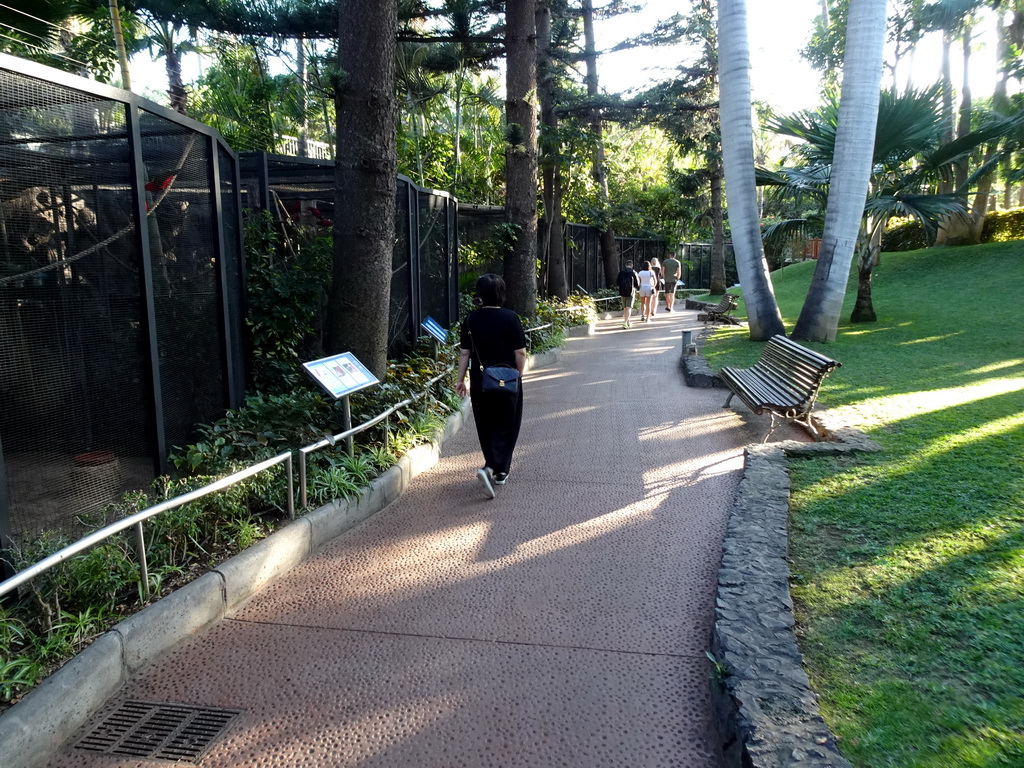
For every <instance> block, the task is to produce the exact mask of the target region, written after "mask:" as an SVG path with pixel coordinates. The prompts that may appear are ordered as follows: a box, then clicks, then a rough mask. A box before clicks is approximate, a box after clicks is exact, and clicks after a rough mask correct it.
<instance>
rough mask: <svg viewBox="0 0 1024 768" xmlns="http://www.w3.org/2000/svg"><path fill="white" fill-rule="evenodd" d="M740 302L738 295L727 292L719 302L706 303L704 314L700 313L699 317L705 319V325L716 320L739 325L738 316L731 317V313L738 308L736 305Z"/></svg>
mask: <svg viewBox="0 0 1024 768" xmlns="http://www.w3.org/2000/svg"><path fill="white" fill-rule="evenodd" d="M738 303H739V299H738V298H737V297H736V296H734V295H733V294H731V293H726V294H724V295H723V296H722V299H721V301H719V302H718V303H717V304H713V305H712V304H705V305H704V312H703V316H701V315H698V316H697V319H698V320H703V321H704V325H707V324H708V323H715V322H723V323H732V324H733V325H739V321H738V320H736V318H734V317H729V313H730V312H732V311H733V310H734V309H736V305H737V304H738Z"/></svg>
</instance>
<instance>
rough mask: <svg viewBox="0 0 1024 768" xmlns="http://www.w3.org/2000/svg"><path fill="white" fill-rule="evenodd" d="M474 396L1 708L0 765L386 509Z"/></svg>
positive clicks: (31, 749) (68, 731)
mask: <svg viewBox="0 0 1024 768" xmlns="http://www.w3.org/2000/svg"><path fill="white" fill-rule="evenodd" d="M560 357H561V350H560V349H557V348H556V349H551V350H546V351H544V352H539V353H537V354H536V355H531V356H530V357H529V358H528V360H527V370H531V369H533V368H537V367H543V366H545V365H552V364H553V363H555V362H556V361H557V360H558V359H559V358H560ZM468 408H469V400H468V399H467V400H464V401H463V403H462V407H461V409H460V410H458V411H455V412H454V413H453V414H452V415H451V416H449V417H448V419H447V421H446V423H445V427H444V429H443V430H442V431H441V432H440V433H439V434H438V435H436V436H435V439H434V440H433V441H432V442H429V443H425V444H423V445H418V446H416V447H415V448H413V449H412V450H411V451H409V452H408V453H407V454H406V455H405V456H403V457H402V458H401V459H399V460H398V463H397V464H395V466H393V467H391V468H390V469H388V470H387V471H386V472H384V473H383V474H381V475H380V476H379V477H377V478H375V479H374V480H373V481H372V482H371V483H370V485H369V486H368V487H367V488H366V489H365V490H364V491H363V492H362V493H361V494H360V495H359V496H358V497H356V498H353V499H348V500H345V499H338V500H335V501H334V502H333V503H331V504H326V505H324V506H322V507H320V508H319V509H316V510H313V511H312V512H309V513H308V514H306V515H303V516H302V517H299V518H297V519H296V520H295V521H294V522H291V523H289V524H288V525H286V526H285V527H284V528H281V529H279V530H277V531H275V532H274V533H272V534H271V535H270V536H268V537H267V538H265V539H263V540H261V541H259V542H257V543H256V544H254V545H253V546H251V547H249V548H248V549H246V550H244V551H242V552H240V553H238V554H237V555H235V556H234V557H232V558H230V559H228V560H225V561H224V562H223V563H221V564H220V565H218V566H217V567H216V568H214V569H212V570H211V571H209V572H207V573H205V574H203V575H202V576H200V577H199V578H198V579H195V580H194V581H192V582H189V583H188V584H186V585H185V586H183V587H181V588H180V589H177V590H175V591H174V592H172V593H171V594H169V595H167V596H166V597H163V598H161V599H160V600H158V601H157V602H155V603H153V604H152V605H150V606H148V607H146V608H144V609H143V610H141V611H139V612H138V613H135V614H133V615H131V616H129V617H128V618H126V619H125V620H123V621H121V622H120V623H118V624H117V625H116V626H114V627H113V628H112V629H110V630H108V631H107V632H105V633H103V634H102V635H100V636H99V637H97V638H96V639H95V640H94V641H93V642H92V644H91V645H89V646H88V647H87V648H85V649H84V650H82V652H81V653H79V654H77V655H76V656H75V657H74V658H73V659H71V660H70V661H68V662H67V663H66V664H65V665H64V666H63V667H61V668H60V669H58V670H57V671H56V672H54V673H53V674H52V675H50V676H49V677H48V678H46V679H45V680H44V681H43V682H41V683H40V684H39V685H38V686H36V687H35V688H34V689H33V690H32V691H31V692H29V693H28V694H27V695H26V696H25V698H24V699H22V700H21V701H19V702H18V703H17V704H15V705H14V706H13V707H11V708H10V709H8V710H7V711H6V712H4V713H3V714H0V750H2V751H0V765H3V766H4V768H39V766H42V765H44V764H45V763H46V762H47V760H48V759H49V757H50V755H51V754H52V753H53V752H54V751H56V750H57V749H59V748H60V746H61V745H62V744H64V743H65V742H66V741H67V740H68V739H70V738H71V737H72V736H74V735H75V734H76V733H77V732H78V731H79V730H80V729H81V728H82V726H84V725H85V724H86V723H87V722H88V721H89V719H90V718H91V717H92V716H93V715H94V714H95V713H96V712H97V711H99V710H100V709H101V708H102V707H103V705H104V704H105V703H106V702H107V700H108V699H109V698H110V697H111V696H113V695H114V694H115V693H117V691H118V690H119V689H120V688H121V686H122V685H123V684H124V683H125V682H126V681H127V680H128V678H129V676H131V675H132V674H134V673H135V672H137V671H138V670H139V669H141V668H142V667H143V666H144V665H146V664H147V663H149V662H150V661H153V660H154V659H156V658H158V657H159V656H160V655H161V654H163V653H166V652H167V651H169V650H170V649H171V648H173V647H174V646H175V645H177V644H178V643H180V642H182V641H183V640H186V639H188V638H189V637H191V636H192V635H194V634H196V633H198V632H200V631H201V630H203V629H205V628H207V627H209V626H211V625H213V624H214V623H216V622H217V621H219V620H220V619H222V618H223V617H224V616H225V615H226V614H227V613H228V612H229V611H231V610H233V609H234V608H235V607H236V606H238V605H240V604H241V603H242V602H244V601H245V600H246V599H248V598H249V597H251V596H252V595H253V594H255V593H256V592H258V591H259V590H261V589H262V588H263V587H265V586H267V585H268V584H269V583H270V582H271V581H273V580H274V579H276V578H277V577H279V576H281V575H283V574H285V573H286V572H288V571H289V570H290V569H292V568H293V567H295V566H296V565H298V564H299V563H301V562H302V561H303V560H305V559H306V558H307V557H308V556H309V555H310V554H312V553H313V552H314V551H315V550H317V549H318V548H320V547H321V546H322V545H323V544H326V543H327V542H328V541H330V540H331V539H333V538H335V537H336V536H339V535H340V534H342V533H344V532H345V531H347V530H349V529H351V528H353V527H355V526H356V525H358V524H359V523H361V522H362V521H363V520H366V519H367V518H368V517H370V516H372V515H373V514H375V513H377V512H379V511H381V510H382V509H384V508H385V507H386V506H387V505H388V504H390V503H391V502H393V501H394V500H395V499H397V498H398V497H399V496H401V495H402V493H403V492H404V491H405V489H406V487H408V485H409V483H410V482H411V481H412V479H413V478H414V477H416V476H417V475H419V474H422V473H423V472H425V471H426V470H428V469H430V468H431V467H433V466H434V465H435V464H436V463H437V462H438V460H439V459H440V451H441V446H443V445H444V443H445V442H446V441H447V440H449V439H450V438H451V437H452V436H454V435H455V433H456V432H458V431H459V429H460V428H461V427H462V424H463V421H464V419H465V411H466V409H468Z"/></svg>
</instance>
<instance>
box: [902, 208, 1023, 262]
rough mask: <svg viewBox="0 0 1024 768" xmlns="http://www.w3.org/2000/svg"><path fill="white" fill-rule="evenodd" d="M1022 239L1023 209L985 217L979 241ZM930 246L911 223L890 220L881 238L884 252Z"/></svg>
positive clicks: (921, 228)
mask: <svg viewBox="0 0 1024 768" xmlns="http://www.w3.org/2000/svg"><path fill="white" fill-rule="evenodd" d="M1010 240H1024V208H1010V209H1008V210H1005V211H993V212H991V213H989V214H986V216H985V223H984V224H983V225H982V228H981V242H983V243H1005V242H1007V241H1010ZM930 245H931V242H930V241H929V240H928V238H927V236H926V235H925V232H924V228H923V227H922V226H921V224H920V223H919V222H917V221H914V220H902V221H893V222H892V223H891V224H890V226H889V227H888V228H887V229H886V230H885V233H884V234H883V235H882V250H883V251H890V252H892V251H916V250H917V249H919V248H927V247H928V246H930Z"/></svg>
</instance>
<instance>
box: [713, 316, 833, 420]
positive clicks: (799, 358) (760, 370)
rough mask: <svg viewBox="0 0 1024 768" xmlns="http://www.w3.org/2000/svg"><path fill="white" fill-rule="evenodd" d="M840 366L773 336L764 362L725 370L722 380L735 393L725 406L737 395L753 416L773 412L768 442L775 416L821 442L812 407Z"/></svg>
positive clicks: (763, 352)
mask: <svg viewBox="0 0 1024 768" xmlns="http://www.w3.org/2000/svg"><path fill="white" fill-rule="evenodd" d="M840 365H841V363H839V362H837V361H835V360H833V359H831V358H829V357H825V355H822V354H819V353H817V352H815V351H814V350H811V349H807V348H806V347H801V346H800V345H799V344H797V343H796V342H795V341H790V340H789V339H787V338H786V337H785V336H782V335H778V336H773V337H772V338H771V339H769V340H768V343H767V344H765V347H764V350H763V351H762V352H761V359H760V360H758V361H757V362H756V363H755V364H754V365H753V366H751V367H750V368H730V367H725V368H723V369H722V371H721V373H720V374H719V377H720V378H721V380H722V381H723V382H724V383H725V385H726V386H727V387H729V389H730V390H732V391H731V392H730V393H729V397H728V399H726V401H725V405H724V406H722V407H723V408H728V407H729V403H730V401H731V400H732V398H733V396H734V395H735V396H737V397H739V399H740V400H742V401H743V402H744V403H746V404H747V406H748V407H749V408H750V410H752V411H753V412H754V413H756V414H758V415H760V414H762V413H764V412H765V411H767V412H768V413H770V414H771V417H772V425H771V429H769V430H768V435H765V440H767V439H768V436H769V435H771V433H772V430H774V429H775V417H776V416H781V417H782V418H783V419H785V420H786V421H789V422H792V423H796V424H799V425H801V426H802V427H804V428H805V429H807V430H808V431H809V432H810V433H811V435H812V436H813V437H814V439H815V440H820V439H821V436H820V435H819V434H818V430H817V429H816V428H815V427H814V424H813V423H812V422H811V408H813V407H814V401H815V400H816V399H817V397H818V389H819V387H821V383H822V382H823V381H824V380H825V377H826V376H828V375H829V374H830V373H832V371H834V370H835V369H836V368H838V367H839V366H840Z"/></svg>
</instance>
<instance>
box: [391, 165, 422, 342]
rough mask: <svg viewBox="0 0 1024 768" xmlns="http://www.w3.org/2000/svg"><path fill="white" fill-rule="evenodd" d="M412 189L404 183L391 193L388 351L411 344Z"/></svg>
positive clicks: (400, 182)
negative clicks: (392, 234) (392, 235)
mask: <svg viewBox="0 0 1024 768" xmlns="http://www.w3.org/2000/svg"><path fill="white" fill-rule="evenodd" d="M416 205H417V203H416V189H415V186H414V185H413V184H411V183H410V182H407V181H406V180H405V179H399V180H398V187H397V189H396V190H395V251H394V255H393V256H392V259H391V306H390V308H389V311H388V351H389V353H390V354H392V355H393V354H394V353H395V352H396V351H398V350H402V349H408V348H409V347H410V346H411V345H412V343H413V335H412V334H413V328H412V320H413V286H414V285H415V283H414V281H413V273H414V271H415V270H416V263H415V253H414V252H413V249H414V248H415V244H416V243H417V242H418V241H419V239H418V238H417V237H413V236H412V233H413V228H414V226H415V221H416Z"/></svg>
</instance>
